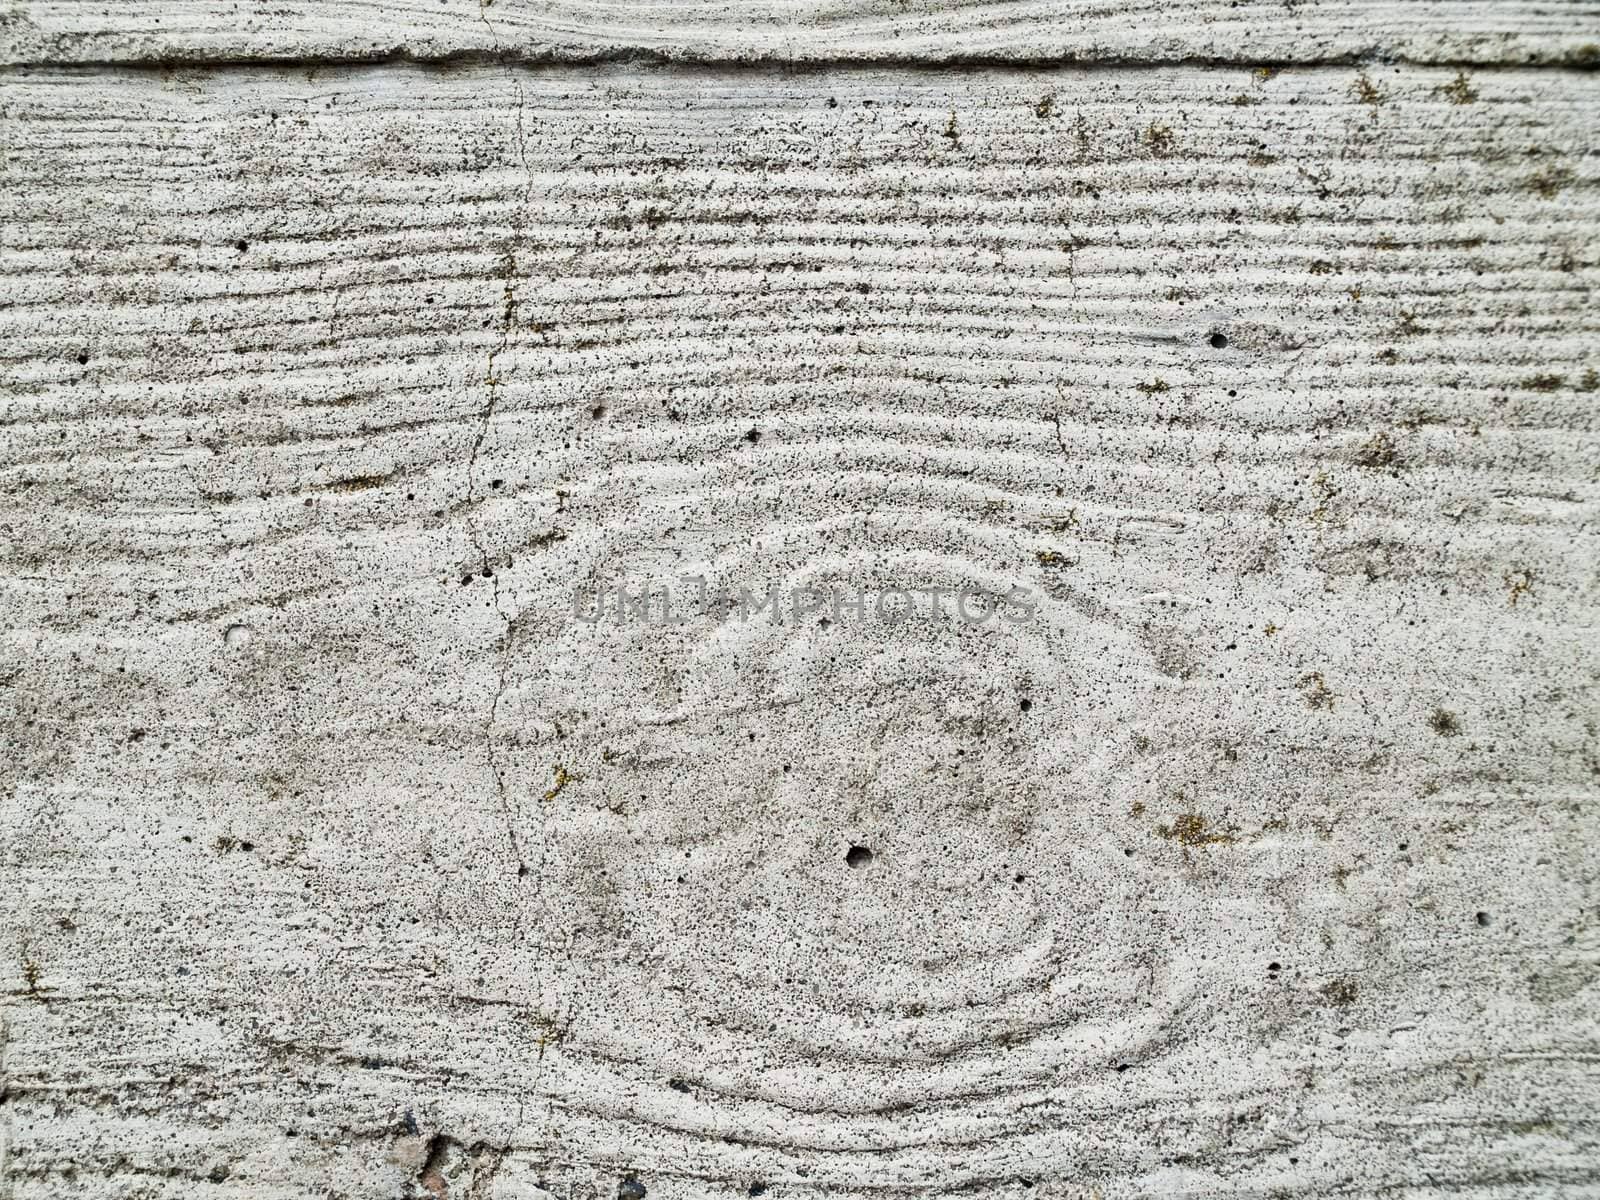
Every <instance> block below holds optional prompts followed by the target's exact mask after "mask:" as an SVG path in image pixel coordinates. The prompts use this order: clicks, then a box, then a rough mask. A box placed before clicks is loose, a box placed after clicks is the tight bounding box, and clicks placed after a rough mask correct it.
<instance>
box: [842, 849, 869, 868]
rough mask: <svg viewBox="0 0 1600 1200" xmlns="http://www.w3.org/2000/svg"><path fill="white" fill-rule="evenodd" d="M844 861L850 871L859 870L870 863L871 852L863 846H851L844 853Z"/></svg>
mask: <svg viewBox="0 0 1600 1200" xmlns="http://www.w3.org/2000/svg"><path fill="white" fill-rule="evenodd" d="M844 861H845V865H846V866H848V867H849V868H850V869H851V870H853V871H854V870H859V869H860V868H861V867H864V866H866V865H867V864H868V863H869V862H871V861H872V851H871V850H868V849H867V848H866V847H865V846H851V847H850V849H848V850H846V851H845V852H844Z"/></svg>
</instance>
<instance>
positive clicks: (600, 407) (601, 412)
mask: <svg viewBox="0 0 1600 1200" xmlns="http://www.w3.org/2000/svg"><path fill="white" fill-rule="evenodd" d="M589 415H590V416H591V417H593V418H594V419H595V420H596V421H598V420H599V419H600V418H601V417H603V416H605V415H606V406H605V405H604V404H596V405H595V406H594V407H593V408H591V409H590V410H589Z"/></svg>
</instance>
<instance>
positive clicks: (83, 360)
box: [78, 354, 89, 367]
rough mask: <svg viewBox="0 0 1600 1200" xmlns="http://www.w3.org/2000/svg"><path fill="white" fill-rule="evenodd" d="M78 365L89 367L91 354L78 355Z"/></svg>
mask: <svg viewBox="0 0 1600 1200" xmlns="http://www.w3.org/2000/svg"><path fill="white" fill-rule="evenodd" d="M78 365H79V366H80V367H87V366H88V365H89V356H88V355H87V354H80V355H78Z"/></svg>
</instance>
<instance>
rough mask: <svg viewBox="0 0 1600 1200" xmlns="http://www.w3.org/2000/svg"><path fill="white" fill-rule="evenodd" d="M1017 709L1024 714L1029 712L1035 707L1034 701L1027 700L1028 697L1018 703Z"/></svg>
mask: <svg viewBox="0 0 1600 1200" xmlns="http://www.w3.org/2000/svg"><path fill="white" fill-rule="evenodd" d="M1017 707H1018V708H1020V709H1021V710H1022V711H1023V712H1027V711H1028V710H1029V709H1030V708H1032V707H1033V701H1032V700H1029V699H1027V698H1026V697H1024V698H1023V699H1021V700H1019V701H1017Z"/></svg>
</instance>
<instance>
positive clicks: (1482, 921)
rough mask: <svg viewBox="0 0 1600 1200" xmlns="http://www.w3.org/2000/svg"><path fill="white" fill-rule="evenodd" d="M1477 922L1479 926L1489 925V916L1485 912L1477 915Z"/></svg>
mask: <svg viewBox="0 0 1600 1200" xmlns="http://www.w3.org/2000/svg"><path fill="white" fill-rule="evenodd" d="M1477 920H1478V924H1479V925H1487V924H1488V923H1489V914H1488V913H1486V912H1481V913H1479V914H1478V918H1477Z"/></svg>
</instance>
